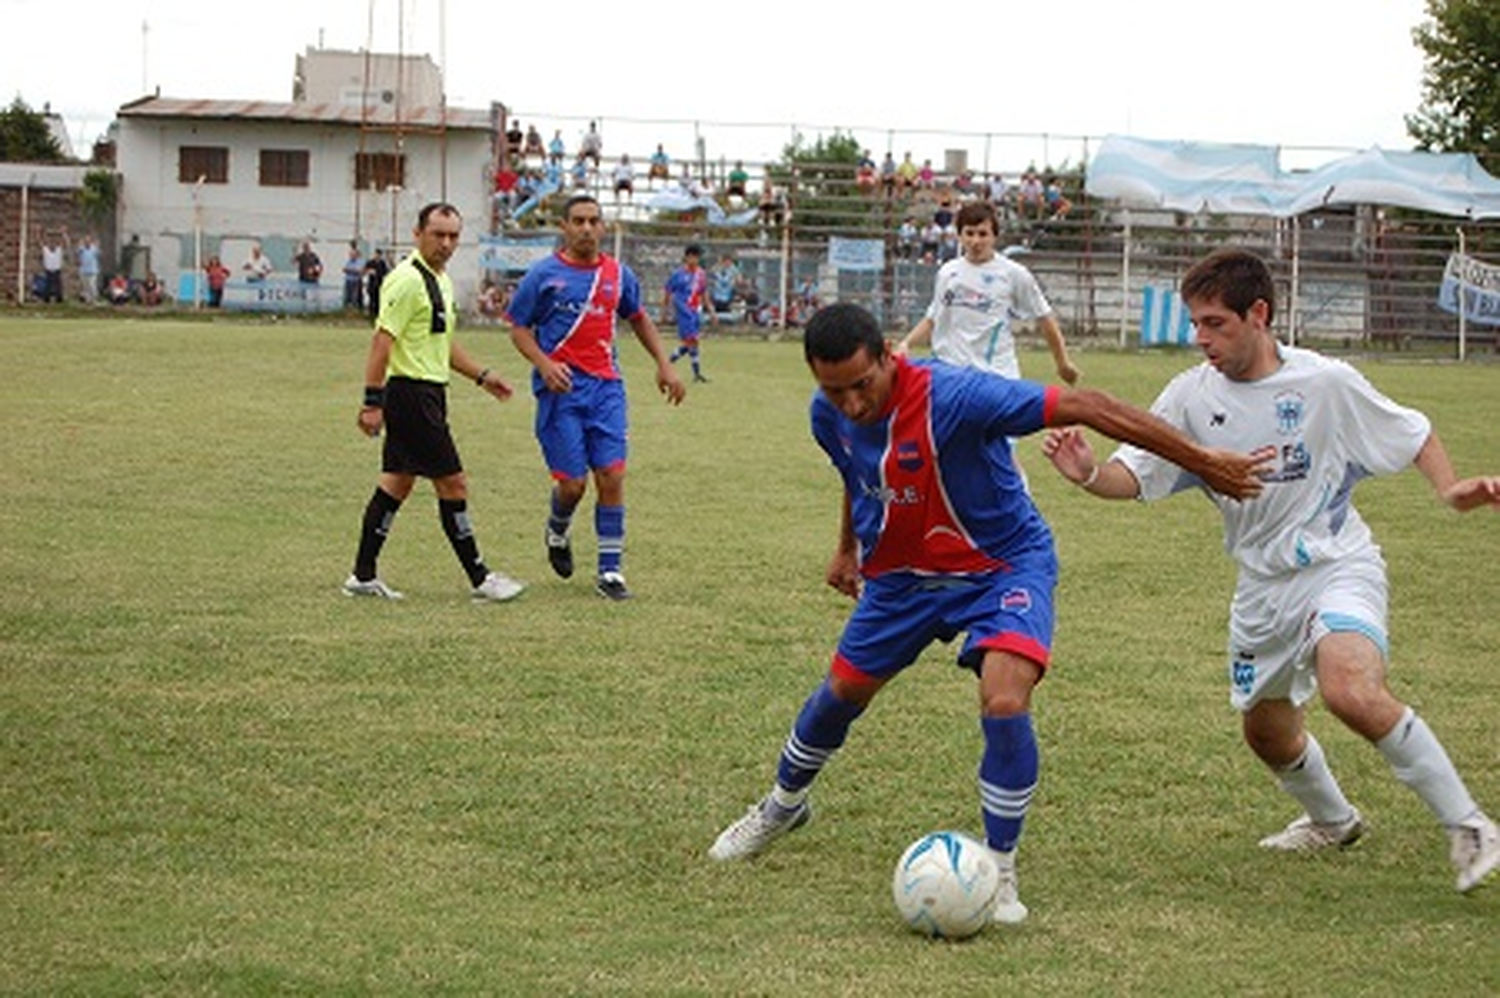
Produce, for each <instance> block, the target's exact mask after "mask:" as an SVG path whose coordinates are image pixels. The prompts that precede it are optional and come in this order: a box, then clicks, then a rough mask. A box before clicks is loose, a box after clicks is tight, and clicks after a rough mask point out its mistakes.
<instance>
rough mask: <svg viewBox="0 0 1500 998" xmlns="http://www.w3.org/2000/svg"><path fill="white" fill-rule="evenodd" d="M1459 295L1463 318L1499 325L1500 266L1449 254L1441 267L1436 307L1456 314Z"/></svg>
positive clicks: (1460, 254)
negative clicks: (1440, 282) (1461, 302)
mask: <svg viewBox="0 0 1500 998" xmlns="http://www.w3.org/2000/svg"><path fill="white" fill-rule="evenodd" d="M1460 292H1462V294H1463V303H1464V304H1463V307H1464V318H1465V319H1467V320H1468V321H1469V322H1477V323H1479V324H1480V325H1484V326H1497V325H1500V267H1496V266H1493V265H1491V264H1488V263H1482V262H1480V261H1479V260H1476V259H1474V258H1473V257H1472V256H1468V255H1467V254H1464V253H1454V254H1452V255H1451V256H1449V257H1448V266H1446V267H1444V268H1443V283H1442V285H1441V286H1440V287H1439V288H1438V308H1440V309H1442V310H1443V311H1444V312H1452V313H1453V314H1454V315H1457V314H1458V302H1459V293H1460Z"/></svg>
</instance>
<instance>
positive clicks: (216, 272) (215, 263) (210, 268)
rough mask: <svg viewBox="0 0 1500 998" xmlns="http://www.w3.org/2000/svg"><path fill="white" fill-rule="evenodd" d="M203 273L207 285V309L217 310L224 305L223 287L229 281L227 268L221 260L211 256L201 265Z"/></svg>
mask: <svg viewBox="0 0 1500 998" xmlns="http://www.w3.org/2000/svg"><path fill="white" fill-rule="evenodd" d="M203 273H204V275H205V277H206V279H207V283H208V307H209V308H218V307H220V306H221V305H223V304H224V285H225V283H227V282H228V280H229V268H228V267H226V266H224V261H223V260H220V259H219V258H218V257H217V256H211V257H209V258H208V262H207V263H205V264H204V265H203Z"/></svg>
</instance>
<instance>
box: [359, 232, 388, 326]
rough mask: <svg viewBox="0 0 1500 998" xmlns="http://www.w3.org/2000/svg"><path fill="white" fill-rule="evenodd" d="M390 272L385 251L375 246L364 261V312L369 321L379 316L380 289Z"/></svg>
mask: <svg viewBox="0 0 1500 998" xmlns="http://www.w3.org/2000/svg"><path fill="white" fill-rule="evenodd" d="M390 272H391V262H390V261H389V260H387V259H386V258H385V250H383V249H381V248H380V247H378V246H377V247H376V248H375V252H374V253H372V254H371V255H370V259H369V260H367V261H365V311H366V312H367V313H368V314H369V316H370V318H371V319H374V318H377V317H378V316H379V315H380V287H381V285H382V284H384V283H385V275H386V274H389V273H390Z"/></svg>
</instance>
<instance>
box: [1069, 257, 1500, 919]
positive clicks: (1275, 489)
mask: <svg viewBox="0 0 1500 998" xmlns="http://www.w3.org/2000/svg"><path fill="white" fill-rule="evenodd" d="M1274 294H1275V291H1274V287H1273V285H1272V282H1271V275H1270V272H1269V271H1268V270H1267V268H1266V266H1265V264H1264V263H1263V262H1262V261H1261V260H1260V259H1259V258H1258V257H1256V256H1254V255H1252V254H1249V253H1246V252H1243V251H1239V250H1221V251H1219V252H1216V253H1214V254H1212V255H1210V256H1209V257H1207V258H1206V259H1204V260H1203V261H1201V262H1200V263H1198V264H1197V265H1196V266H1194V267H1193V268H1192V269H1191V270H1190V271H1189V272H1188V274H1187V275H1186V276H1185V277H1184V278H1183V281H1182V298H1183V301H1184V302H1185V303H1186V304H1187V306H1188V308H1189V310H1190V312H1191V315H1192V319H1193V326H1194V329H1195V330H1196V333H1197V343H1198V346H1199V347H1200V348H1201V349H1202V350H1203V353H1204V355H1205V357H1206V363H1204V364H1201V365H1199V366H1197V367H1195V368H1193V369H1191V370H1189V371H1186V372H1184V373H1182V374H1180V375H1178V376H1177V377H1176V378H1174V379H1173V380H1172V382H1171V383H1170V384H1169V385H1167V387H1166V389H1165V390H1163V392H1162V393H1161V395H1160V396H1159V397H1158V398H1157V400H1156V403H1155V405H1154V406H1153V411H1154V412H1155V413H1156V414H1157V415H1158V416H1161V417H1162V418H1163V419H1165V420H1166V421H1167V422H1169V423H1171V424H1173V425H1174V426H1177V427H1178V428H1179V429H1181V430H1183V431H1184V432H1185V433H1186V434H1187V435H1188V436H1189V437H1191V438H1192V439H1194V440H1195V441H1197V442H1199V443H1201V444H1203V445H1204V446H1208V447H1224V448H1230V449H1234V450H1239V451H1243V452H1251V453H1259V454H1261V455H1263V456H1264V457H1265V458H1266V459H1267V460H1268V461H1269V462H1270V467H1271V469H1272V470H1271V471H1270V472H1269V473H1268V474H1267V475H1266V476H1265V481H1266V483H1267V487H1266V489H1265V491H1264V492H1262V493H1261V494H1260V496H1258V497H1257V498H1255V499H1252V500H1249V501H1246V502H1243V503H1236V502H1232V501H1224V500H1221V499H1219V498H1218V497H1211V498H1212V499H1213V501H1214V502H1215V504H1216V505H1217V506H1218V507H1219V510H1220V512H1221V513H1222V514H1223V517H1224V544H1225V547H1226V549H1227V550H1228V551H1229V553H1230V555H1231V556H1233V557H1234V559H1235V561H1236V562H1238V564H1239V581H1238V583H1237V585H1236V588H1235V593H1234V599H1233V602H1232V604H1231V606H1230V636H1229V640H1230V643H1229V679H1230V686H1231V694H1230V697H1231V702H1232V703H1233V704H1234V706H1235V707H1236V708H1237V709H1238V710H1239V711H1240V712H1241V717H1242V726H1243V732H1244V738H1245V741H1246V743H1247V744H1248V745H1249V746H1250V748H1251V750H1252V751H1254V752H1255V754H1256V755H1257V756H1259V757H1260V759H1261V760H1262V761H1264V762H1265V763H1266V764H1267V765H1268V766H1269V767H1270V768H1271V769H1272V771H1273V772H1274V773H1275V774H1276V776H1277V779H1278V781H1279V783H1280V785H1281V787H1282V789H1284V790H1285V791H1287V793H1289V794H1291V795H1292V797H1294V798H1295V799H1296V800H1297V802H1298V803H1299V804H1301V805H1302V808H1303V810H1304V811H1305V812H1306V813H1305V814H1304V815H1303V816H1302V817H1300V818H1298V819H1297V820H1295V821H1293V822H1292V823H1291V824H1290V825H1288V826H1287V827H1286V828H1285V829H1284V830H1283V831H1281V832H1278V833H1276V834H1274V835H1271V836H1268V837H1266V838H1265V839H1263V840H1262V841H1261V845H1262V846H1265V847H1267V848H1270V849H1280V850H1296V851H1305V850H1312V849H1321V848H1325V847H1337V846H1345V845H1349V844H1351V843H1353V842H1354V840H1355V839H1357V838H1359V836H1360V835H1361V833H1362V832H1363V831H1364V821H1363V818H1362V817H1361V816H1360V813H1359V811H1357V810H1356V809H1355V808H1354V806H1353V805H1352V804H1350V803H1349V800H1348V798H1346V797H1345V796H1344V793H1343V791H1342V790H1341V789H1340V788H1339V785H1338V782H1337V781H1336V780H1335V779H1334V777H1333V774H1332V772H1331V771H1330V770H1329V767H1328V763H1327V760H1326V759H1325V757H1324V755H1323V751H1322V749H1321V748H1320V747H1319V745H1318V742H1317V739H1316V738H1314V737H1313V735H1312V733H1311V732H1309V731H1308V730H1307V729H1306V727H1305V719H1304V705H1305V704H1306V703H1307V701H1308V700H1310V699H1311V698H1312V696H1313V694H1314V693H1315V692H1321V694H1322V696H1323V702H1324V704H1325V705H1326V706H1327V707H1328V709H1329V711H1330V712H1331V713H1332V714H1333V715H1334V716H1335V717H1337V718H1338V719H1339V720H1341V721H1343V722H1344V724H1346V725H1347V726H1348V727H1349V728H1350V729H1351V730H1353V731H1355V732H1356V733H1358V734H1360V735H1361V736H1363V737H1364V738H1365V739H1367V740H1368V741H1370V742H1371V743H1372V744H1374V745H1375V747H1376V748H1377V749H1378V750H1379V751H1380V753H1381V754H1382V755H1383V756H1384V757H1385V759H1386V761H1387V762H1388V763H1389V764H1390V766H1391V768H1392V770H1393V771H1394V772H1395V775H1396V778H1397V779H1399V780H1400V781H1401V782H1402V783H1404V784H1405V785H1406V786H1408V787H1409V788H1410V789H1411V790H1413V791H1414V792H1415V793H1416V794H1417V796H1419V797H1420V798H1421V799H1422V801H1423V802H1424V803H1426V805H1427V806H1428V808H1429V809H1430V810H1431V811H1432V812H1433V814H1434V815H1435V816H1436V817H1437V819H1438V821H1439V822H1440V823H1441V824H1442V825H1443V827H1444V828H1445V829H1447V832H1448V836H1449V839H1450V858H1451V860H1452V862H1453V866H1454V868H1455V869H1456V870H1457V874H1458V879H1457V886H1458V889H1459V890H1460V891H1463V892H1467V891H1470V890H1473V889H1474V888H1475V887H1478V886H1479V885H1480V883H1481V882H1482V881H1484V880H1485V878H1486V877H1488V876H1489V875H1490V874H1492V873H1494V871H1495V870H1496V868H1497V867H1500V829H1497V828H1496V825H1495V822H1494V821H1492V820H1491V819H1490V818H1489V817H1488V816H1487V815H1486V814H1485V813H1484V812H1483V811H1482V810H1481V809H1480V807H1479V805H1478V804H1477V803H1476V802H1475V801H1474V798H1473V797H1471V796H1470V794H1469V791H1468V789H1467V788H1466V787H1465V786H1464V782H1463V780H1462V779H1461V778H1460V776H1459V775H1458V771H1457V770H1456V769H1455V768H1454V765H1453V763H1452V761H1451V760H1450V759H1449V758H1448V755H1447V753H1446V752H1445V751H1444V749H1443V747H1442V745H1441V744H1440V743H1439V742H1438V740H1437V737H1436V736H1435V735H1434V734H1433V733H1432V730H1431V729H1430V728H1429V727H1428V726H1427V724H1426V722H1424V721H1423V720H1422V719H1421V718H1420V717H1418V716H1417V715H1416V713H1415V712H1414V711H1413V710H1412V709H1411V708H1410V707H1409V706H1407V705H1406V704H1404V703H1402V702H1401V701H1399V700H1397V699H1396V697H1395V695H1394V694H1392V692H1391V690H1390V688H1389V687H1388V686H1387V684H1386V657H1387V650H1388V649H1387V642H1386V591H1387V586H1386V572H1385V562H1384V560H1383V559H1382V558H1381V555H1380V549H1379V547H1377V546H1376V544H1375V542H1374V540H1373V538H1372V537H1371V534H1370V530H1369V528H1368V527H1367V526H1366V525H1365V522H1364V521H1363V520H1362V519H1361V518H1360V516H1359V513H1358V512H1357V511H1356V510H1355V509H1354V507H1353V505H1352V504H1351V502H1350V498H1351V493H1352V491H1353V488H1354V486H1355V484H1356V483H1357V482H1359V480H1360V479H1362V478H1366V477H1369V476H1372V475H1380V474H1391V473H1394V472H1397V471H1400V470H1402V469H1403V468H1406V467H1408V466H1410V465H1415V466H1416V468H1417V470H1418V471H1420V472H1421V473H1422V474H1423V475H1424V476H1426V478H1427V479H1428V481H1429V482H1431V484H1432V487H1433V489H1434V491H1436V493H1437V495H1438V497H1439V498H1440V499H1441V500H1442V501H1443V502H1444V503H1446V504H1447V505H1448V506H1450V507H1452V508H1453V509H1455V510H1458V511H1459V512H1467V511H1469V510H1473V509H1478V508H1481V507H1490V508H1496V509H1500V475H1494V476H1483V477H1477V478H1465V479H1459V478H1458V476H1457V475H1456V474H1455V472H1454V470H1453V465H1452V462H1451V461H1450V460H1449V458H1448V454H1447V451H1446V450H1445V449H1444V447H1443V444H1442V441H1441V440H1440V439H1439V438H1438V436H1437V433H1436V432H1435V431H1434V430H1433V429H1432V425H1431V423H1430V422H1429V421H1428V419H1427V417H1426V416H1424V415H1422V414H1421V413H1420V412H1417V411H1415V410H1413V409H1408V408H1406V407H1404V406H1401V405H1398V404H1397V403H1395V402H1393V401H1391V400H1390V399H1389V398H1387V397H1386V396H1384V395H1382V394H1381V393H1380V392H1379V391H1378V390H1376V389H1375V387H1374V386H1372V385H1371V384H1370V383H1369V382H1368V381H1367V380H1366V379H1365V378H1364V377H1363V376H1362V375H1361V374H1360V373H1359V372H1358V371H1356V370H1355V369H1354V368H1352V367H1350V366H1349V365H1348V364H1345V363H1343V362H1341V361H1337V360H1330V359H1328V358H1325V357H1322V356H1320V355H1318V354H1316V353H1312V352H1311V351H1307V350H1300V349H1295V348H1292V347H1287V346H1283V345H1281V344H1279V343H1278V342H1277V341H1276V339H1275V336H1274V335H1273V334H1272V332H1271V328H1270V327H1271V320H1272V317H1273V314H1274V301H1275V299H1274ZM1043 446H1044V450H1045V451H1046V452H1047V454H1048V456H1049V457H1050V458H1051V460H1052V463H1053V464H1054V465H1055V466H1056V467H1057V469H1058V471H1060V472H1061V473H1062V474H1063V476H1064V477H1066V478H1068V479H1069V480H1071V481H1073V482H1075V483H1078V484H1080V485H1082V486H1083V488H1084V489H1085V490H1086V491H1088V492H1091V493H1093V494H1094V495H1096V496H1100V497H1103V498H1108V499H1127V498H1140V499H1159V498H1163V497H1165V496H1167V495H1171V494H1173V493H1175V492H1179V491H1182V490H1184V489H1189V488H1194V487H1198V486H1201V483H1199V482H1197V481H1195V480H1194V479H1192V478H1190V477H1187V476H1185V475H1183V474H1182V473H1181V471H1180V470H1179V469H1177V468H1175V467H1172V466H1170V465H1165V464H1163V463H1162V462H1161V461H1159V460H1158V459H1157V458H1156V457H1155V456H1154V455H1151V454H1148V453H1145V452H1142V451H1140V450H1137V449H1135V448H1131V447H1122V448H1120V449H1119V450H1117V451H1115V453H1114V454H1113V455H1112V456H1111V458H1110V460H1109V461H1107V462H1105V463H1103V464H1099V463H1097V462H1096V460H1095V458H1094V454H1093V451H1092V449H1091V448H1090V447H1089V444H1088V442H1087V441H1086V440H1085V439H1084V438H1083V436H1082V435H1081V434H1080V433H1079V432H1078V431H1077V430H1076V429H1070V430H1062V431H1057V432H1055V433H1053V434H1050V435H1049V436H1048V437H1047V439H1046V441H1045V442H1044V445H1043Z"/></svg>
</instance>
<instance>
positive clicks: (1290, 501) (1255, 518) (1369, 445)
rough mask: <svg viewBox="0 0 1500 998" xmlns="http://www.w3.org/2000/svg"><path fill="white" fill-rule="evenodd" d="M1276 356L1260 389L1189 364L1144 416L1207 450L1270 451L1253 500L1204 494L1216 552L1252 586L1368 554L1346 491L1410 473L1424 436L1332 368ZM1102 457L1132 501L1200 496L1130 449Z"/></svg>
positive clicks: (1365, 531) (1312, 359)
mask: <svg viewBox="0 0 1500 998" xmlns="http://www.w3.org/2000/svg"><path fill="white" fill-rule="evenodd" d="M1278 349H1279V353H1280V356H1281V361H1282V364H1281V367H1280V368H1279V369H1278V370H1277V371H1276V372H1275V373H1273V374H1270V375H1268V376H1266V377H1264V378H1261V379H1260V380H1259V381H1231V380H1229V379H1228V378H1226V377H1224V376H1223V375H1222V374H1220V373H1219V372H1218V371H1216V370H1214V368H1213V367H1212V366H1210V365H1209V364H1207V363H1204V364H1200V365H1198V366H1197V367H1194V368H1191V369H1189V370H1187V371H1184V372H1182V373H1181V374H1179V375H1178V376H1177V377H1175V378H1173V379H1172V381H1171V382H1170V383H1169V384H1168V385H1167V387H1166V388H1165V389H1163V390H1162V393H1161V395H1160V396H1158V397H1157V399H1156V402H1155V403H1154V404H1153V405H1152V409H1151V411H1152V412H1154V413H1155V414H1156V415H1158V416H1160V417H1162V418H1163V419H1165V420H1166V421H1167V422H1169V423H1171V424H1172V425H1173V426H1176V427H1177V428H1178V429H1180V430H1182V431H1183V432H1184V433H1185V434H1187V435H1188V436H1189V437H1191V438H1192V439H1193V440H1196V441H1197V442H1199V443H1200V444H1203V445H1204V446H1206V447H1222V448H1228V449H1229V450H1234V451H1239V452H1241V453H1248V452H1250V451H1252V450H1255V449H1256V448H1258V447H1263V446H1266V445H1271V446H1274V447H1275V448H1276V452H1277V453H1276V457H1275V459H1274V470H1273V471H1272V472H1271V473H1270V474H1269V475H1268V476H1267V478H1266V479H1265V482H1266V488H1265V491H1263V492H1262V493H1261V494H1260V495H1259V496H1258V497H1256V498H1254V499H1250V500H1247V501H1245V502H1235V501H1234V500H1233V499H1228V498H1225V497H1224V496H1221V495H1218V494H1216V493H1212V492H1208V493H1207V494H1208V495H1209V498H1210V499H1212V501H1213V502H1214V503H1215V505H1217V506H1218V507H1219V512H1220V513H1221V514H1222V515H1223V517H1224V547H1225V550H1227V551H1228V552H1229V554H1230V555H1231V556H1232V557H1233V558H1234V559H1235V560H1236V561H1237V562H1238V563H1239V564H1240V566H1241V569H1242V570H1245V571H1249V572H1252V573H1254V574H1256V575H1259V576H1272V575H1278V574H1282V573H1286V572H1295V571H1297V570H1299V569H1303V568H1306V567H1308V566H1310V565H1317V564H1321V563H1324V562H1329V561H1333V560H1336V559H1339V558H1342V557H1344V556H1346V555H1348V554H1351V553H1353V552H1358V551H1374V550H1376V548H1375V543H1374V540H1373V539H1372V538H1371V535H1370V529H1369V527H1367V526H1366V525H1365V522H1364V520H1362V519H1361V518H1360V515H1359V513H1358V512H1357V511H1356V510H1355V508H1354V506H1353V504H1352V502H1351V498H1352V493H1353V491H1354V486H1355V484H1356V483H1358V482H1359V480H1360V479H1362V478H1368V477H1370V476H1371V475H1380V474H1391V473H1393V472H1397V471H1400V470H1402V469H1403V468H1406V467H1407V466H1409V465H1410V464H1411V463H1412V461H1413V460H1415V459H1416V456H1417V452H1418V451H1419V450H1421V448H1422V445H1423V444H1424V443H1426V442H1427V438H1428V436H1429V435H1430V433H1431V430H1432V427H1431V423H1430V422H1429V421H1428V419H1427V417H1426V416H1424V415H1422V413H1420V412H1417V411H1416V410H1414V409H1408V408H1405V407H1403V406H1400V405H1397V404H1396V403H1395V402H1392V401H1391V400H1390V399H1388V398H1386V397H1385V396H1384V395H1382V394H1381V393H1380V392H1379V391H1378V390H1376V388H1375V387H1374V386H1373V385H1371V384H1370V382H1369V381H1367V380H1366V379H1365V377H1364V375H1362V374H1360V373H1359V372H1358V371H1356V370H1355V369H1354V368H1353V367H1351V366H1349V365H1348V364H1346V363H1344V362H1343V361H1339V360H1333V359H1330V358H1328V357H1324V356H1322V355H1321V354H1317V353H1314V352H1312V351H1310V350H1302V349H1298V348H1295V347H1286V346H1281V347H1279V348H1278ZM1113 456H1114V457H1115V458H1117V459H1119V460H1120V461H1121V462H1123V463H1124V464H1125V466H1126V467H1128V468H1129V469H1130V470H1131V471H1132V472H1133V473H1134V474H1135V477H1136V479H1137V480H1138V481H1139V482H1140V486H1141V498H1142V499H1160V498H1163V497H1165V496H1168V495H1171V494H1172V493H1174V492H1180V491H1182V490H1184V489H1187V488H1193V487H1199V488H1201V487H1203V483H1202V481H1201V480H1200V479H1198V478H1197V477H1196V476H1192V475H1189V474H1188V473H1187V472H1185V471H1183V470H1182V469H1181V468H1178V467H1177V466H1176V465H1174V464H1172V463H1171V462H1169V461H1165V460H1163V459H1162V458H1159V457H1157V456H1156V455H1155V454H1151V453H1149V452H1147V451H1144V450H1141V449H1140V448H1137V447H1132V446H1129V445H1126V446H1122V447H1120V448H1119V449H1118V450H1117V451H1115V453H1114V455H1113ZM1205 492H1207V490H1206V489H1205Z"/></svg>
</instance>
